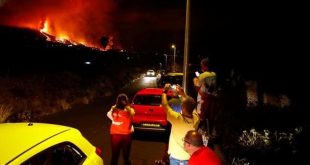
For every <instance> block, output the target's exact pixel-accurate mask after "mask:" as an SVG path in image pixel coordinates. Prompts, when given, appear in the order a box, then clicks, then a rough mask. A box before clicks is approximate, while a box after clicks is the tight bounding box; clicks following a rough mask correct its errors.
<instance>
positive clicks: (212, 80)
mask: <svg viewBox="0 0 310 165" xmlns="http://www.w3.org/2000/svg"><path fill="white" fill-rule="evenodd" d="M209 64H210V62H209V59H208V58H204V59H202V60H201V62H200V67H201V71H202V72H203V73H201V74H198V72H197V73H196V76H197V77H195V78H194V79H193V83H194V87H195V89H196V91H197V92H198V94H197V113H198V114H199V116H200V125H199V128H202V129H204V130H206V131H207V132H208V133H210V131H212V130H213V127H214V119H215V115H216V111H217V110H216V109H217V107H216V95H217V94H216V73H215V72H212V71H210V70H209Z"/></svg>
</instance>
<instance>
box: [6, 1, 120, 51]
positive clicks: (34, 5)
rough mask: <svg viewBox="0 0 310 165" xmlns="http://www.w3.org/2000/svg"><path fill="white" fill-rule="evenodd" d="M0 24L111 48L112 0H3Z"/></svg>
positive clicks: (66, 41)
mask: <svg viewBox="0 0 310 165" xmlns="http://www.w3.org/2000/svg"><path fill="white" fill-rule="evenodd" d="M0 9H1V10H0V24H2V25H8V26H15V27H23V28H30V29H35V30H38V31H40V32H41V33H42V34H43V35H45V36H46V38H47V40H48V41H51V42H59V43H63V44H72V45H79V44H82V45H84V46H86V47H92V48H98V49H100V50H109V49H114V48H115V47H116V45H114V42H113V41H112V39H113V37H112V35H115V31H114V30H113V26H112V24H111V23H110V22H111V20H112V17H113V15H112V14H113V11H114V10H115V5H114V1H113V0H88V1H87V2H86V1H84V0H68V1H63V0H44V1H42V0H27V1H19V0H6V1H4V2H3V3H2V4H0Z"/></svg>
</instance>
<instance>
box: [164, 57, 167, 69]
mask: <svg viewBox="0 0 310 165" xmlns="http://www.w3.org/2000/svg"><path fill="white" fill-rule="evenodd" d="M164 56H165V58H166V59H165V67H166V69H167V56H168V55H167V54H164Z"/></svg>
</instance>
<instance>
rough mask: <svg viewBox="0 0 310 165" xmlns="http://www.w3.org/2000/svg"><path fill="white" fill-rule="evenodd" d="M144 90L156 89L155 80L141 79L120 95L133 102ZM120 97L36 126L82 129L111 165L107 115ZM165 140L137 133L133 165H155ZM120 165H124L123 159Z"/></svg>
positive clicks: (132, 154) (38, 120)
mask: <svg viewBox="0 0 310 165" xmlns="http://www.w3.org/2000/svg"><path fill="white" fill-rule="evenodd" d="M144 87H156V79H155V78H151V79H148V80H147V81H146V79H145V78H139V79H137V80H135V81H134V82H133V83H132V84H130V85H128V86H127V87H125V88H124V89H122V90H121V91H120V92H125V93H126V94H128V96H129V97H130V99H132V96H133V95H134V93H135V92H136V91H137V90H139V89H141V88H144ZM117 94H118V93H116V94H114V95H113V96H110V97H106V98H103V99H101V100H97V101H95V102H93V103H90V104H88V105H79V106H76V107H74V108H72V109H70V110H68V111H65V112H60V113H57V114H54V115H50V116H46V117H42V118H40V119H37V122H45V123H53V124H61V125H67V126H72V127H75V128H77V129H79V130H80V131H81V132H82V134H83V135H84V136H85V137H86V138H87V139H88V140H89V141H90V142H91V143H92V144H93V145H94V146H97V147H100V148H101V149H102V151H103V159H104V164H106V165H108V164H110V158H111V147H110V137H109V126H110V120H109V119H108V118H107V116H106V113H107V112H108V110H109V109H110V108H111V106H112V105H113V104H114V103H115V99H116V95H117ZM163 137H164V136H163V134H160V133H139V132H135V134H134V140H133V143H132V148H131V155H130V158H131V161H132V164H133V165H153V164H154V161H155V160H157V159H161V157H162V155H163V151H164V147H165V144H164V140H165V139H164V138H163ZM119 165H123V160H122V157H121V156H120V160H119Z"/></svg>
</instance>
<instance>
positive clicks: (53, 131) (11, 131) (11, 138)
mask: <svg viewBox="0 0 310 165" xmlns="http://www.w3.org/2000/svg"><path fill="white" fill-rule="evenodd" d="M69 130H75V131H78V130H76V129H75V128H71V127H67V126H61V125H54V124H45V123H3V124H0V139H1V140H0V146H1V149H0V155H1V156H0V164H4V163H7V162H9V161H11V160H12V159H15V158H16V157H18V156H20V155H22V154H23V153H24V152H25V151H27V150H29V149H31V148H32V147H34V146H36V145H38V144H40V143H42V142H43V141H46V140H48V139H49V138H51V137H53V136H57V135H59V134H61V133H64V132H67V131H69Z"/></svg>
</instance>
